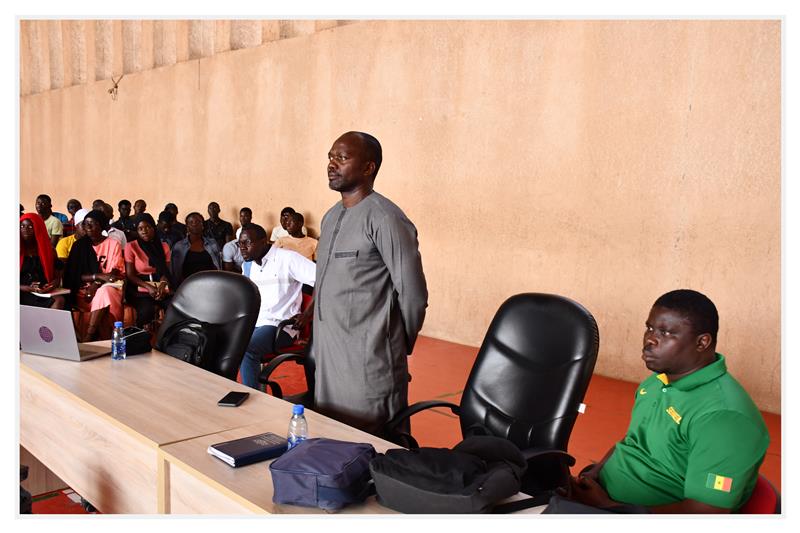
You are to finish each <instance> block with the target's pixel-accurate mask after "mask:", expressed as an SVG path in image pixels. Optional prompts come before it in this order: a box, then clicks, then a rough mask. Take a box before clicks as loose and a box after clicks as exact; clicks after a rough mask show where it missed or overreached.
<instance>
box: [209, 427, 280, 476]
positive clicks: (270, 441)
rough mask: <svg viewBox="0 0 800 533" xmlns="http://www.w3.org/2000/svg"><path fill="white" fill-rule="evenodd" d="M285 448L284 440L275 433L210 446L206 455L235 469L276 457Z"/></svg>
mask: <svg viewBox="0 0 800 533" xmlns="http://www.w3.org/2000/svg"><path fill="white" fill-rule="evenodd" d="M287 446H288V442H287V440H286V439H285V438H283V437H281V436H279V435H276V434H275V433H261V434H260V435H253V436H252V437H244V438H241V439H235V440H229V441H226V442H220V443H219V444H212V445H211V446H209V447H208V453H210V454H211V455H213V456H214V457H216V458H217V459H221V460H223V461H225V462H226V463H228V464H229V465H230V466H232V467H234V468H236V467H240V466H245V465H249V464H253V463H257V462H259V461H266V460H267V459H273V458H275V457H278V456H279V455H281V454H283V452H285V451H286V447H287Z"/></svg>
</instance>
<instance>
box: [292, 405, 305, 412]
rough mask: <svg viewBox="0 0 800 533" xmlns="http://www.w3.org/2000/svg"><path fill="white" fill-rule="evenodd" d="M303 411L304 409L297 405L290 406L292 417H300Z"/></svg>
mask: <svg viewBox="0 0 800 533" xmlns="http://www.w3.org/2000/svg"><path fill="white" fill-rule="evenodd" d="M304 410H305V409H304V408H303V406H302V405H301V404H299V403H298V404H297V405H294V406H292V414H293V415H302V414H303V411H304Z"/></svg>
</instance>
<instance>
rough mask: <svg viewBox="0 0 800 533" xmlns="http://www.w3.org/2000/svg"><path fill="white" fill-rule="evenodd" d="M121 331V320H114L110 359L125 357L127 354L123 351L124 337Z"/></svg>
mask: <svg viewBox="0 0 800 533" xmlns="http://www.w3.org/2000/svg"><path fill="white" fill-rule="evenodd" d="M123 335H124V334H123V333H122V322H114V333H112V334H111V359H114V360H115V361H116V360H119V359H125V358H126V357H127V356H128V354H127V352H126V351H125V337H124V336H123Z"/></svg>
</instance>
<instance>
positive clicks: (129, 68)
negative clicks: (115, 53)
mask: <svg viewBox="0 0 800 533" xmlns="http://www.w3.org/2000/svg"><path fill="white" fill-rule="evenodd" d="M141 52H142V21H141V20H123V21H122V72H123V73H125V74H128V73H129V72H139V71H140V70H142V53H141Z"/></svg>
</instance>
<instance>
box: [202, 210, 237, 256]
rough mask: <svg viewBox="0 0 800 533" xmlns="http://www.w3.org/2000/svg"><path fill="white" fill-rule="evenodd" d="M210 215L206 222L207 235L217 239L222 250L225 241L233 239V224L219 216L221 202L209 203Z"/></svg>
mask: <svg viewBox="0 0 800 533" xmlns="http://www.w3.org/2000/svg"><path fill="white" fill-rule="evenodd" d="M208 216H209V217H211V218H209V219H208V220H206V222H205V226H206V235H208V236H209V237H211V238H213V239H214V240H215V241H217V246H218V247H219V249H220V250H222V247H223V246H225V243H226V242H228V241H231V240H233V226H232V225H231V223H230V222H226V221H224V220H222V219H221V218H219V204H218V203H217V202H211V203H210V204H208Z"/></svg>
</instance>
